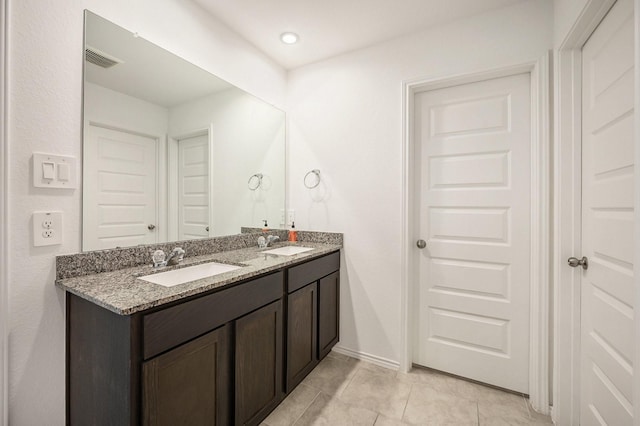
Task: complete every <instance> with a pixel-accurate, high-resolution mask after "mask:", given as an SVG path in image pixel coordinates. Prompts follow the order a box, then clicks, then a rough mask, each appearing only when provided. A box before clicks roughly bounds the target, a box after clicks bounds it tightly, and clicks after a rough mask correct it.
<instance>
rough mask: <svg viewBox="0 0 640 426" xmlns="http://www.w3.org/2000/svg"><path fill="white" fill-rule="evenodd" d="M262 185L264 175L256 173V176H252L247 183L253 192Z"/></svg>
mask: <svg viewBox="0 0 640 426" xmlns="http://www.w3.org/2000/svg"><path fill="white" fill-rule="evenodd" d="M260 185H262V173H256V174H255V175H253V176H251V177H250V178H249V181H248V182H247V186H248V187H249V189H250V190H251V191H255V190H256V189H258V188H260Z"/></svg>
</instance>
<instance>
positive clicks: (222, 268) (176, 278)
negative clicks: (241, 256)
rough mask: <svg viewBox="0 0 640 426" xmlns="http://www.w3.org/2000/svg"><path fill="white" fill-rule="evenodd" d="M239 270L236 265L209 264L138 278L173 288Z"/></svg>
mask: <svg viewBox="0 0 640 426" xmlns="http://www.w3.org/2000/svg"><path fill="white" fill-rule="evenodd" d="M240 268H241V267H240V266H236V265H227V264H224V263H216V262H209V263H201V264H200V265H195V266H187V267H186V268H180V269H174V270H173V271H167V272H160V273H157V274H151V275H145V276H143V277H138V278H139V279H141V280H144V281H148V282H150V283H154V284H158V285H162V286H165V287H173V286H175V285H179V284H184V283H188V282H190V281H195V280H199V279H201V278H207V277H213V276H215V275H219V274H224V273H225V272H230V271H235V270H236V269H240Z"/></svg>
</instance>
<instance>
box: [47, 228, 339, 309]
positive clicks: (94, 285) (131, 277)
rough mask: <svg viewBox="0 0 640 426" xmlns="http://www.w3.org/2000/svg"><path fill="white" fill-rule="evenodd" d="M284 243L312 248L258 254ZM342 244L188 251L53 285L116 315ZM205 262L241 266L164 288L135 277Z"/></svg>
mask: <svg viewBox="0 0 640 426" xmlns="http://www.w3.org/2000/svg"><path fill="white" fill-rule="evenodd" d="M287 245H299V246H303V247H312V248H313V250H310V251H307V252H304V253H300V254H296V255H293V256H278V255H273V254H264V253H261V252H262V251H265V250H270V249H273V248H278V247H284V246H287ZM341 247H342V245H341V244H327V243H316V242H307V241H305V242H302V243H288V242H284V243H277V244H274V245H273V246H272V247H269V248H268V249H265V248H258V247H248V248H242V249H239V250H231V251H221V252H218V253H213V254H205V255H201V256H193V257H189V253H187V256H186V257H185V259H184V261H183V262H182V263H181V264H180V265H177V266H170V267H165V268H161V269H160V270H154V269H153V267H152V266H151V265H144V266H136V267H129V268H124V269H119V270H115V271H110V272H102V273H95V274H90V275H83V276H77V277H72V278H61V279H58V280H56V286H58V287H59V288H61V289H63V290H65V291H68V292H70V293H73V294H75V295H76V296H79V297H81V298H83V299H86V300H89V301H91V302H93V303H95V304H97V305H99V306H102V307H104V308H106V309H108V310H110V311H113V312H115V313H117V314H120V315H131V314H133V313H136V312H140V311H144V310H146V309H149V308H153V307H156V306H161V305H163V304H165V303H169V302H172V301H175V300H179V299H182V298H185V297H189V296H193V295H196V294H199V293H203V292H206V291H209V290H212V289H216V288H220V287H224V286H226V285H229V284H232V283H235V282H238V281H242V280H246V279H249V278H252V277H255V276H258V275H262V274H265V273H267V272H271V271H276V270H278V269H281V268H283V267H286V266H290V265H294V264H296V263H301V262H304V261H307V260H310V259H313V258H315V257H319V256H322V255H324V254H328V253H331V252H334V251H337V250H340V248H341ZM206 262H219V263H227V264H232V265H237V266H242V267H241V268H240V269H237V270H234V271H231V272H225V273H223V274H220V275H215V276H213V277H208V278H202V279H199V280H196V281H191V282H187V283H184V284H180V285H176V286H174V287H163V286H161V285H157V284H153V283H150V282H147V281H143V280H140V279H137V277H140V276H144V275H149V274H152V273H158V272H166V271H170V270H174V269H178V268H184V267H187V266H193V265H197V264H200V263H206Z"/></svg>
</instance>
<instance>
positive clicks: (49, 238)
mask: <svg viewBox="0 0 640 426" xmlns="http://www.w3.org/2000/svg"><path fill="white" fill-rule="evenodd" d="M62 232H63V227H62V212H33V245H34V246H35V247H40V246H53V245H57V244H62Z"/></svg>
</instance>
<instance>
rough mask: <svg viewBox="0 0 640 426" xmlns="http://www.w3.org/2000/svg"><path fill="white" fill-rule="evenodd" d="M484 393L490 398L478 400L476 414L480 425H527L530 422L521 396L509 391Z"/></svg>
mask: <svg viewBox="0 0 640 426" xmlns="http://www.w3.org/2000/svg"><path fill="white" fill-rule="evenodd" d="M495 392H496V393H492V394H485V395H484V396H485V397H488V396H490V397H491V398H492V400H488V399H485V400H480V401H478V415H479V418H480V424H481V425H502V424H505V425H506V424H512V425H527V424H529V423H530V422H531V418H530V416H529V411H528V409H527V406H526V403H525V400H524V398H523V397H521V396H518V395H513V394H509V393H505V392H502V393H498V392H499V391H495Z"/></svg>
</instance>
